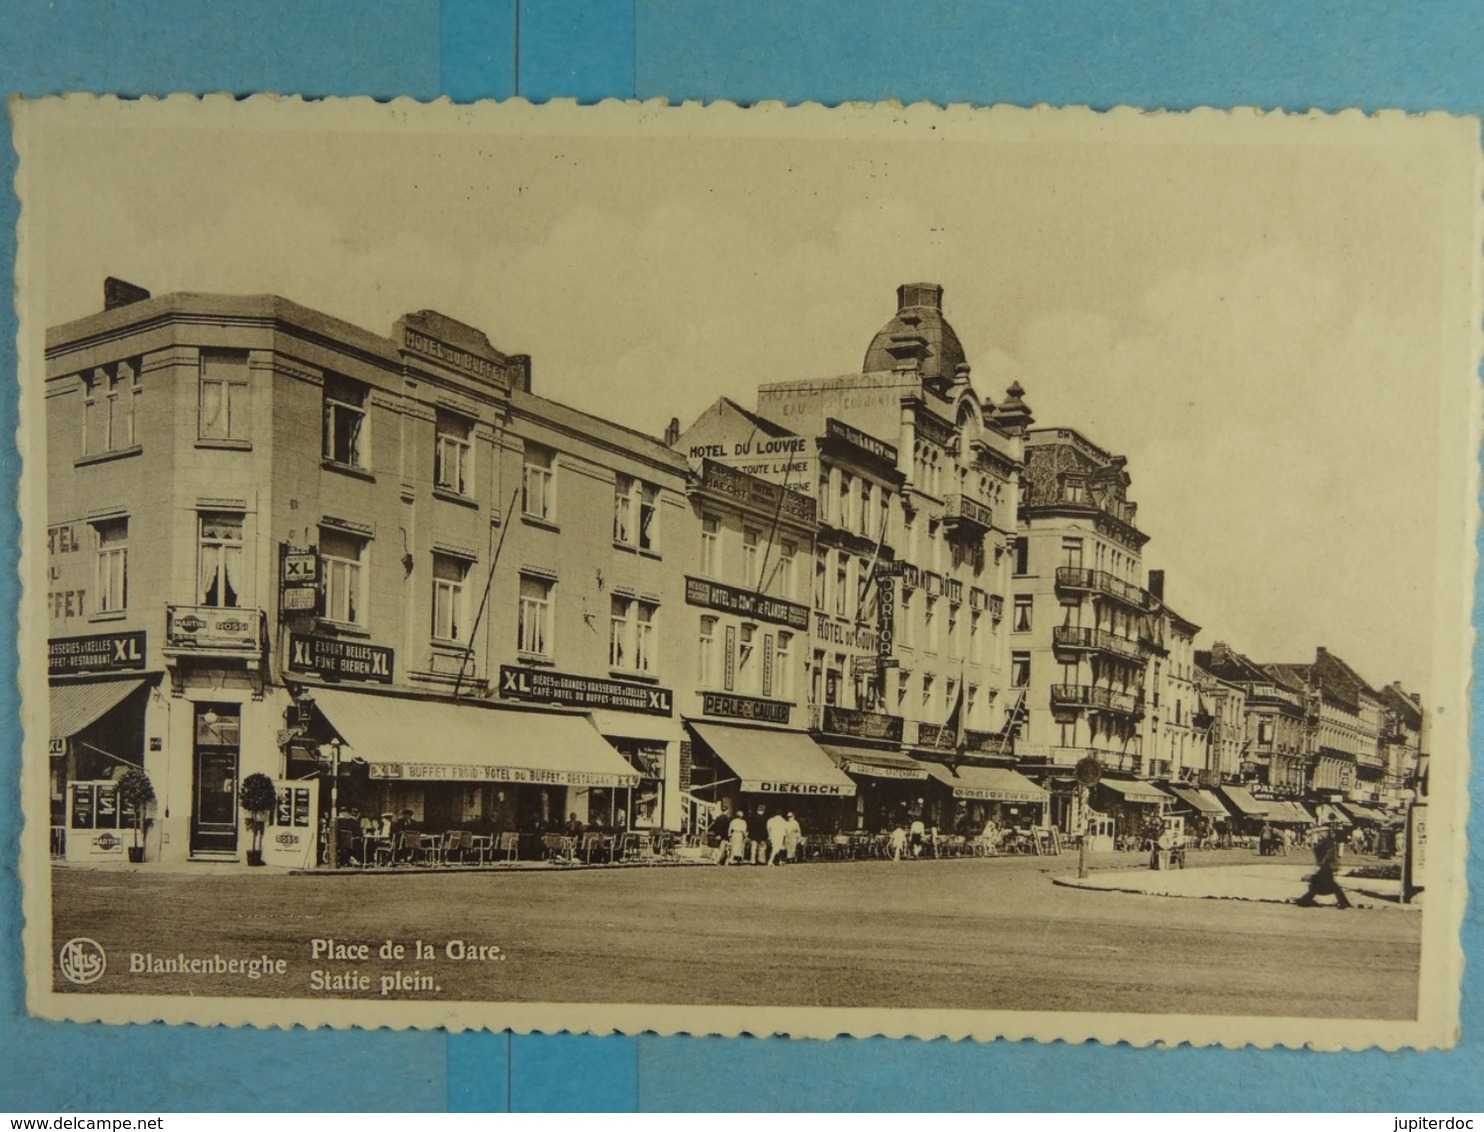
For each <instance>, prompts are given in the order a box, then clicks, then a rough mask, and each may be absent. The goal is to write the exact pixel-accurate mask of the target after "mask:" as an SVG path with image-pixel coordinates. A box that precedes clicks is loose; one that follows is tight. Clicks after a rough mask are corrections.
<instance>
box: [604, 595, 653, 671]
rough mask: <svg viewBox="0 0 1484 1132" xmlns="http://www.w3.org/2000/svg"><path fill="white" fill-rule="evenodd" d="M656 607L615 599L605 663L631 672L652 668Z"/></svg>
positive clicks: (609, 621) (631, 600)
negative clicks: (606, 661)
mask: <svg viewBox="0 0 1484 1132" xmlns="http://www.w3.org/2000/svg"><path fill="white" fill-rule="evenodd" d="M657 610H658V607H657V606H655V605H654V604H652V603H650V602H646V601H636V600H635V599H633V598H628V597H615V598H614V599H613V600H612V603H611V605H610V611H609V616H608V664H609V665H610V666H611V667H613V668H624V669H628V670H629V671H631V672H649V671H651V670H652V669H653V667H654V660H655V657H654V619H655V613H656V612H657Z"/></svg>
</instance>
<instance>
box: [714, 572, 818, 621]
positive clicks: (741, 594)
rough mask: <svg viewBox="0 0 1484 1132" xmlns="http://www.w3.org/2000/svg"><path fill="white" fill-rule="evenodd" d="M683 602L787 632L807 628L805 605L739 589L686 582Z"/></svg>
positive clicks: (718, 583) (716, 584)
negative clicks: (768, 623)
mask: <svg viewBox="0 0 1484 1132" xmlns="http://www.w3.org/2000/svg"><path fill="white" fill-rule="evenodd" d="M685 600H686V603H687V604H689V605H699V606H703V607H704V608H706V609H715V610H718V611H719V612H721V613H736V614H740V615H741V616H743V617H756V618H757V619H758V620H759V621H771V622H773V623H774V624H775V625H787V626H788V627H789V628H790V629H802V630H807V629H808V628H809V607H808V606H806V605H799V604H798V603H797V602H792V601H784V600H783V599H782V598H776V597H769V596H768V595H767V594H760V593H756V592H755V591H753V590H742V589H738V588H737V587H736V586H724V585H722V584H721V583H720V582H712V581H708V580H707V579H705V578H691V577H687V578H686V579H685Z"/></svg>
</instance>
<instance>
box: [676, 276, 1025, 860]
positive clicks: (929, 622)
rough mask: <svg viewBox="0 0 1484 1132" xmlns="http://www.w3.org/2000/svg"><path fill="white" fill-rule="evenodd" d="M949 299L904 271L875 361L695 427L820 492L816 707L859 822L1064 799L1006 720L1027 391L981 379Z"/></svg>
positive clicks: (736, 453) (726, 458)
mask: <svg viewBox="0 0 1484 1132" xmlns="http://www.w3.org/2000/svg"><path fill="white" fill-rule="evenodd" d="M942 301H943V291H942V288H941V287H938V286H936V285H935V284H930V283H918V284H906V285H904V286H902V287H900V288H899V289H898V292H897V311H896V313H895V315H893V316H892V317H891V318H890V319H889V320H888V321H887V323H886V324H885V325H884V326H883V327H882V328H881V330H880V331H879V332H878V333H877V334H875V335H874V336H873V337H872V339H871V341H870V343H869V345H868V347H867V350H866V353H865V358H864V361H863V363H862V367H861V371H860V372H859V373H851V374H847V375H844V376H838V377H831V378H819V379H802V380H796V381H785V382H777V383H770V384H766V385H763V386H761V387H760V388H759V389H758V392H757V406H756V409H755V410H752V409H748V408H744V407H743V406H741V405H739V404H737V403H736V402H734V401H731V400H729V399H722V400H720V401H718V402H717V403H716V404H715V405H713V406H712V407H711V408H710V409H708V410H707V411H706V412H705V413H703V414H702V415H701V416H700V417H699V418H698V419H697V420H696V421H695V422H694V423H693V424H692V425H691V427H690V428H688V429H687V430H685V432H684V433H683V434H681V435H679V437H678V439H677V447H678V448H679V449H680V451H681V452H682V453H684V454H685V455H686V456H687V458H688V459H690V460H691V462H692V464H693V466H696V465H698V463H699V462H700V461H715V462H718V463H725V464H727V465H729V466H731V467H734V468H736V469H738V470H740V471H745V472H747V473H748V474H750V475H754V476H757V477H759V478H763V479H768V480H771V481H772V482H775V483H778V484H780V485H782V486H784V487H787V488H788V489H790V490H792V491H798V492H802V493H805V494H807V495H809V496H812V498H813V500H814V503H815V505H816V506H815V510H816V518H817V533H816V535H815V540H814V554H813V560H812V562H811V563H810V568H811V575H812V583H811V585H810V587H809V591H808V599H807V600H808V601H809V604H810V607H811V617H810V621H809V624H810V634H809V640H808V647H807V653H806V656H805V666H806V667H805V674H806V687H807V690H808V710H809V726H810V730H811V733H812V735H813V737H814V739H815V741H816V742H817V743H818V744H819V745H821V746H822V747H824V749H825V750H826V751H827V752H828V753H829V754H830V757H831V758H832V759H833V760H834V762H835V763H836V764H837V765H838V766H839V767H841V768H842V769H843V770H844V771H845V772H846V773H847V774H848V775H849V776H850V779H851V780H852V781H853V782H854V783H855V787H856V789H855V795H854V796H855V804H854V805H855V809H854V813H853V814H848V815H846V816H845V819H844V824H845V827H846V828H853V829H867V830H871V831H878V830H881V829H884V828H889V827H890V826H891V825H893V824H895V823H897V822H908V821H912V820H917V819H921V820H924V821H925V822H927V823H929V824H937V825H938V826H939V827H940V828H942V829H945V830H946V829H955V828H957V827H959V826H960V825H974V826H975V827H976V829H977V827H979V826H982V824H983V821H984V817H985V815H986V813H987V811H988V810H989V809H990V808H991V807H999V808H1000V811H1001V816H1002V817H1006V816H1008V817H1013V818H1016V819H1019V820H1025V821H1028V822H1034V823H1036V824H1039V823H1040V822H1041V820H1042V819H1043V817H1044V805H1043V802H1044V795H1043V794H1042V792H1041V791H1040V790H1039V789H1038V788H1036V787H1034V786H1033V785H1032V784H1030V783H1029V782H1026V781H1025V780H1024V779H1023V778H1021V777H1020V776H1019V775H1016V774H1014V773H1013V771H1012V770H1010V769H1009V768H1010V765H1011V763H1013V753H1012V751H1011V749H1010V742H1009V736H1008V732H1007V730H1006V725H1007V719H1006V713H1007V707H1008V704H1009V701H1008V700H1007V697H1006V688H1007V683H1008V680H1009V672H1008V661H1007V656H1006V651H1005V645H1006V633H1005V629H1004V619H1005V593H1006V583H1007V579H1008V577H1009V554H1008V549H1009V546H1010V543H1011V540H1012V539H1013V537H1014V532H1015V508H1016V498H1017V493H1018V490H1019V489H1018V477H1019V470H1020V466H1021V447H1020V439H1019V432H1018V431H1017V428H1016V424H1015V422H1016V420H1017V419H1018V418H1017V417H1016V412H1017V410H1016V408H1015V407H1014V406H1013V405H1007V406H1005V407H1002V410H996V409H995V407H994V406H993V405H992V404H991V403H990V402H988V401H987V400H985V399H983V398H981V397H980V396H979V395H978V394H977V393H976V391H975V390H974V388H973V385H972V384H971V382H970V374H969V367H968V365H967V363H966V362H965V358H964V351H963V347H962V346H961V344H960V343H959V340H958V337H957V335H956V333H955V332H954V330H953V328H952V326H951V325H950V324H949V323H948V321H947V319H946V318H945V317H944V314H943V305H942ZM762 534H764V535H765V534H766V532H762ZM960 748H962V749H963V750H962V754H961V756H960V757H959V758H958V759H957V760H956V761H957V763H958V764H959V765H958V769H956V770H954V769H950V767H949V764H950V763H952V762H955V757H954V756H955V752H956V751H958V750H959V749H960ZM1007 807H1008V808H1013V809H1014V810H1015V811H1016V812H1015V813H1014V814H1010V815H1006V814H1005V813H1004V810H1005V809H1006V808H1007Z"/></svg>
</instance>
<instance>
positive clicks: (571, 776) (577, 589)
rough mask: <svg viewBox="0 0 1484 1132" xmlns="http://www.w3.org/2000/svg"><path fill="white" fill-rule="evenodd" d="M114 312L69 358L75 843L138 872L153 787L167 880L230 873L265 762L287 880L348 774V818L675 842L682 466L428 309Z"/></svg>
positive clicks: (61, 570)
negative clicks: (242, 795) (111, 814)
mask: <svg viewBox="0 0 1484 1132" xmlns="http://www.w3.org/2000/svg"><path fill="white" fill-rule="evenodd" d="M105 298H106V302H105V309H104V311H102V312H101V313H99V314H96V315H92V316H89V317H87V318H83V319H79V320H77V321H75V322H71V323H68V324H65V325H62V326H58V327H55V328H53V329H52V330H50V331H49V332H48V335H47V349H46V359H47V370H46V397H47V400H46V413H47V475H48V507H49V519H48V522H49V532H48V558H49V561H48V565H49V567H50V570H49V591H48V613H49V637H50V640H49V669H48V671H49V678H50V681H51V684H52V690H51V698H50V699H51V711H50V715H51V720H50V724H51V738H52V744H51V748H52V751H53V760H52V762H53V795H54V825H58V824H59V825H60V826H61V827H63V832H62V833H61V834H60V835H58V834H56V833H54V847H55V845H56V842H57V841H58V840H59V839H60V840H61V841H63V842H65V851H66V852H67V853H68V855H69V856H71V855H76V854H80V855H84V856H92V855H99V854H102V853H108V852H116V851H117V847H116V846H115V845H112V844H111V842H113V841H116V840H118V837H117V836H115V837H106V836H104V835H103V834H102V833H100V832H99V831H100V830H101V829H103V824H100V823H102V822H103V819H104V818H105V817H106V816H107V815H105V814H103V812H102V811H103V807H104V799H105V798H106V797H107V796H108V793H109V792H108V787H107V783H108V781H109V780H110V779H111V778H113V777H116V776H117V773H118V771H119V770H120V769H122V768H124V767H126V766H130V765H133V766H143V767H144V769H145V770H146V772H147V773H148V774H149V775H150V776H151V778H152V780H153V782H154V784H155V789H156V793H157V795H158V797H159V802H158V804H157V806H156V807H155V811H154V824H153V826H152V829H151V833H150V837H149V839H148V842H147V859H156V858H162V859H167V860H169V859H174V860H180V859H187V858H189V859H203V860H210V859H223V858H229V859H230V858H236V857H238V856H239V855H240V853H241V851H242V849H244V848H245V847H246V844H247V842H246V835H245V827H244V816H245V815H244V814H243V813H242V812H241V809H240V807H239V805H238V801H237V792H238V789H239V786H240V783H241V781H242V779H243V778H244V777H246V776H247V775H248V774H251V773H254V772H261V773H263V774H266V775H268V776H269V777H270V778H272V779H273V780H274V781H275V782H276V783H277V784H278V787H279V805H278V809H277V811H276V812H275V813H273V814H270V815H269V821H270V823H271V824H270V828H269V831H268V837H267V838H266V839H265V848H266V849H267V851H268V854H269V859H270V863H279V864H296V865H306V864H311V863H313V862H314V861H315V860H316V859H317V858H318V845H317V841H318V830H319V828H320V826H321V825H322V821H321V818H322V817H323V815H324V814H325V813H326V812H327V807H328V804H329V801H328V796H329V795H330V793H331V792H332V781H331V775H330V768H331V766H332V765H333V760H334V759H335V758H337V757H338V759H339V761H340V764H341V771H342V773H341V775H340V776H339V778H338V780H335V783H334V785H336V786H338V795H339V800H340V804H341V806H342V807H353V808H355V809H356V810H358V811H359V812H360V813H361V814H363V815H369V816H375V817H379V816H380V815H381V814H400V813H401V812H402V811H403V810H411V811H412V814H413V816H414V819H415V820H416V821H417V822H418V823H420V824H421V826H422V828H423V829H424V830H426V831H430V832H438V831H441V830H454V829H473V830H482V831H488V832H506V831H508V832H512V833H516V834H518V835H519V836H520V837H521V838H524V839H525V840H524V841H522V843H521V846H520V851H521V852H531V851H533V849H535V850H539V842H533V841H532V840H531V839H532V838H535V837H537V835H538V834H539V831H540V830H541V829H543V828H550V827H552V826H554V825H556V824H557V823H559V822H561V821H562V820H563V819H564V818H565V817H566V816H567V815H569V814H572V813H575V814H577V815H578V819H579V820H580V821H583V822H585V823H593V824H602V825H611V826H619V825H622V826H632V827H641V828H642V827H646V826H648V827H654V828H661V827H668V828H676V827H678V823H679V820H680V816H681V815H680V800H679V791H678V782H679V764H680V759H681V755H682V748H681V741H682V738H683V734H682V731H681V727H680V721H679V717H678V715H677V714H676V711H675V703H674V693H673V691H672V683H673V681H675V680H676V679H678V678H680V677H682V676H683V675H685V668H684V666H683V665H681V664H680V663H679V662H678V660H676V659H675V658H677V657H678V656H679V655H681V653H680V652H679V650H678V647H677V646H678V645H679V642H680V640H681V632H682V629H681V619H680V616H679V611H680V609H681V608H683V597H684V586H685V583H684V577H685V566H684V564H683V561H682V559H683V558H684V556H685V554H686V553H688V552H689V550H690V545H691V540H690V538H689V537H688V535H687V532H686V531H685V530H684V528H685V524H686V522H687V520H688V504H687V500H686V466H685V462H684V461H683V460H682V459H680V458H678V457H677V456H676V455H675V454H674V453H673V452H671V451H670V450H669V449H668V448H667V447H666V446H665V445H664V444H662V443H661V442H660V441H659V440H657V439H654V438H649V437H645V436H642V435H640V434H638V433H634V432H630V431H628V430H625V429H622V428H619V427H617V426H614V425H612V424H609V423H607V422H605V421H602V420H599V419H597V418H594V417H592V416H590V415H588V414H585V413H582V412H580V411H578V410H575V409H572V408H569V407H567V406H563V405H559V404H557V403H555V402H552V401H550V400H547V399H545V398H542V397H540V396H539V395H537V394H536V393H534V392H533V391H532V387H531V365H530V360H529V358H527V357H525V356H521V355H511V354H506V353H503V352H501V351H499V350H497V349H495V348H494V347H493V346H492V345H491V344H490V342H489V340H488V339H487V338H486V337H485V336H484V334H483V333H481V332H480V331H478V330H476V329H474V328H472V327H469V326H466V325H464V324H462V323H459V322H457V321H455V320H453V319H450V318H447V317H446V316H443V315H440V314H438V313H437V312H433V311H421V312H416V313H412V314H408V315H406V316H404V317H403V318H402V319H400V320H399V321H398V322H397V324H396V326H395V327H394V328H393V331H392V334H391V336H390V337H383V336H381V335H377V334H373V333H370V332H368V331H365V330H362V329H360V328H358V327H355V326H352V325H349V324H347V323H344V322H342V321H340V320H338V319H335V318H332V317H330V316H328V315H325V314H322V313H319V312H316V311H312V310H308V309H306V308H304V307H301V306H298V305H296V304H294V303H291V302H289V301H287V300H285V299H282V298H279V297H277V296H271V295H249V296H227V295H196V294H177V295H167V296H162V297H159V298H153V297H150V296H149V295H148V293H147V292H145V291H143V290H142V289H140V288H136V287H132V286H131V285H128V284H123V283H120V282H119V281H116V280H110V281H109V283H108V285H107V287H106V295H105ZM82 783H87V784H89V785H88V788H87V789H86V790H82V789H80V784H82ZM69 786H70V787H71V788H69ZM77 795H84V797H83V798H82V800H81V801H78V800H77V798H76V797H75V796H77ZM104 824H106V823H104ZM115 824H117V821H116V819H115ZM100 842H101V843H102V845H103V847H102V848H100V844H99V843H100Z"/></svg>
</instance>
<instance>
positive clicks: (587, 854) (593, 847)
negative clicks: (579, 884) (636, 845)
mask: <svg viewBox="0 0 1484 1132" xmlns="http://www.w3.org/2000/svg"><path fill="white" fill-rule="evenodd" d="M594 853H605V854H607V857H608V860H610V861H612V860H613V838H612V837H611V836H609V835H608V834H606V833H597V832H593V831H589V832H587V833H584V834H583V835H582V859H583V860H584V861H585V862H587V863H588V864H589V865H591V864H592V863H593V854H594Z"/></svg>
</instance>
